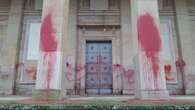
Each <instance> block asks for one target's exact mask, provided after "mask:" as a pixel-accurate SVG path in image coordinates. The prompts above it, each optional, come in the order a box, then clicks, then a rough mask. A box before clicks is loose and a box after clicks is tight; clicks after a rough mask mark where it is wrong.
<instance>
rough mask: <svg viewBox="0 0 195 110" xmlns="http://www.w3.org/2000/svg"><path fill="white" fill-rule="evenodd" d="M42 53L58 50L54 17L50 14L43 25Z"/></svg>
mask: <svg viewBox="0 0 195 110" xmlns="http://www.w3.org/2000/svg"><path fill="white" fill-rule="evenodd" d="M40 42H41V43H40V48H41V51H44V52H51V51H56V50H57V41H56V37H55V31H54V28H53V23H52V15H51V14H48V15H47V16H45V18H44V19H43V23H42V25H41V40H40Z"/></svg>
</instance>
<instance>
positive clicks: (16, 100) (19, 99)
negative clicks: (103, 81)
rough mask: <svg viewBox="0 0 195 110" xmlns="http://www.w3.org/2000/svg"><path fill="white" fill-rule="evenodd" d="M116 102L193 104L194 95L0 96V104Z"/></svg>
mask: <svg viewBox="0 0 195 110" xmlns="http://www.w3.org/2000/svg"><path fill="white" fill-rule="evenodd" d="M91 102H94V103H101V102H102V103H111V102H112V103H114V104H116V103H118V104H126V105H143V104H144V105H159V104H160V105H161V104H164V105H170V104H174V105H175V104H176V105H177V104H189V105H194V106H195V96H172V97H171V98H170V99H169V100H137V99H134V97H133V96H93V97H82V96H67V97H66V98H65V100H60V101H49V100H47V101H46V100H45V101H43V100H39V101H35V100H32V98H31V97H23V96H7V97H0V104H87V103H91Z"/></svg>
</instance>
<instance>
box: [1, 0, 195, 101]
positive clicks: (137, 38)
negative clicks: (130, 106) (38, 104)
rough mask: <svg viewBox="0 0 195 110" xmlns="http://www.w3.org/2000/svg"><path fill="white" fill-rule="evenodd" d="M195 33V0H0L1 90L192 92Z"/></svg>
mask: <svg viewBox="0 0 195 110" xmlns="http://www.w3.org/2000/svg"><path fill="white" fill-rule="evenodd" d="M194 35H195V1H194V0H0V95H3V96H5V95H26V96H30V95H33V96H36V97H40V96H44V95H45V94H47V95H48V94H49V96H51V97H54V96H55V97H58V96H66V95H80V96H84V95H86V96H91V95H100V96H102V95H135V97H136V98H140V99H167V98H169V96H170V95H194V94H195V51H194V50H195V43H194V42H195V36H194Z"/></svg>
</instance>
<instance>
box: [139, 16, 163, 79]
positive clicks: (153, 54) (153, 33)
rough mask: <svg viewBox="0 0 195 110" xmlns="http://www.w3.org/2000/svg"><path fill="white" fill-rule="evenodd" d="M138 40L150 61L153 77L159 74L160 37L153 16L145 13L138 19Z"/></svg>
mask: <svg viewBox="0 0 195 110" xmlns="http://www.w3.org/2000/svg"><path fill="white" fill-rule="evenodd" d="M138 35H139V37H138V40H139V43H140V45H141V48H142V50H143V51H144V52H145V55H146V57H147V59H148V61H149V62H150V63H151V66H152V71H153V74H154V77H155V78H157V76H158V74H159V52H160V51H161V39H160V33H159V30H158V28H157V26H156V24H155V21H154V18H153V17H152V16H151V15H150V14H149V13H146V14H144V15H142V16H140V17H139V20H138Z"/></svg>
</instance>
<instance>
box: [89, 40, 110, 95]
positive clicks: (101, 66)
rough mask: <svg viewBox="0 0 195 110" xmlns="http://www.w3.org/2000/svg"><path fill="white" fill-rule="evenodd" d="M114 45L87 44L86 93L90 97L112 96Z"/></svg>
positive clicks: (103, 43) (108, 43)
mask: <svg viewBox="0 0 195 110" xmlns="http://www.w3.org/2000/svg"><path fill="white" fill-rule="evenodd" d="M112 79H113V78H112V43H111V42H109V41H105V42H102V41H101V42H87V44H86V93H87V94H88V95H108V94H112Z"/></svg>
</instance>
